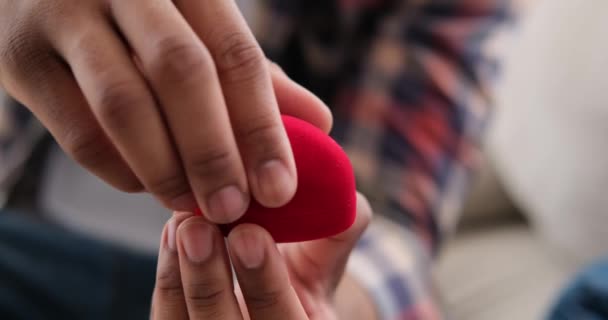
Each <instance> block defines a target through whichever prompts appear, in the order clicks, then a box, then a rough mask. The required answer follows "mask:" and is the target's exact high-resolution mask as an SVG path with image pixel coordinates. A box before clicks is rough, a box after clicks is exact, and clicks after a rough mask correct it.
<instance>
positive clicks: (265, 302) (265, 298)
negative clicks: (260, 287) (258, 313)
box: [243, 290, 285, 310]
mask: <svg viewBox="0 0 608 320" xmlns="http://www.w3.org/2000/svg"><path fill="white" fill-rule="evenodd" d="M284 294H285V292H284V291H282V290H266V291H261V292H256V293H250V294H246V293H243V297H244V298H245V301H247V307H249V308H251V309H254V310H268V309H273V308H275V307H276V306H278V305H279V303H280V301H281V299H282V296H283V295H284Z"/></svg>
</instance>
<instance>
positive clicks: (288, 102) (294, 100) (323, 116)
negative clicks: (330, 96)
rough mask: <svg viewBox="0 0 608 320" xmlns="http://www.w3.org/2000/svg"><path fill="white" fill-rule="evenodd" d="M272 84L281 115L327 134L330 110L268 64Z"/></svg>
mask: <svg viewBox="0 0 608 320" xmlns="http://www.w3.org/2000/svg"><path fill="white" fill-rule="evenodd" d="M270 66H271V67H270V71H271V72H270V74H271V75H272V83H273V87H274V91H275V95H276V98H277V102H278V104H279V109H280V110H281V113H282V114H286V115H290V116H294V117H296V118H299V119H302V120H304V121H306V122H309V123H311V124H313V125H314V126H316V127H317V128H319V129H321V130H322V131H323V132H325V133H329V132H330V131H331V128H332V126H333V116H332V113H331V110H330V108H329V107H328V106H327V104H325V103H324V102H323V101H322V100H321V99H320V98H319V97H317V96H316V95H314V94H313V93H312V92H310V91H309V90H308V89H306V88H304V87H303V86H301V85H300V84H298V83H297V82H295V81H293V80H292V79H291V78H289V76H288V75H287V74H285V72H284V71H283V70H282V69H281V68H280V67H279V66H278V65H276V64H275V63H273V62H271V63H270Z"/></svg>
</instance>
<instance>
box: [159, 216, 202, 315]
mask: <svg viewBox="0 0 608 320" xmlns="http://www.w3.org/2000/svg"><path fill="white" fill-rule="evenodd" d="M191 215H192V214H190V213H175V214H174V215H173V217H172V218H171V219H169V221H168V222H167V223H166V224H165V228H164V229H163V233H162V235H161V242H160V249H159V253H158V264H157V270H156V283H155V285H154V294H153V296H152V309H151V315H150V318H151V319H152V320H169V319H176V320H179V319H184V320H187V319H188V311H187V307H186V300H185V298H184V288H183V286H182V279H181V272H180V269H179V258H178V254H177V246H176V231H177V228H178V227H179V225H180V224H181V223H182V222H183V221H184V220H185V219H187V218H188V217H190V216H191Z"/></svg>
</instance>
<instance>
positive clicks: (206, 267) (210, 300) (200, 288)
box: [151, 196, 373, 320]
mask: <svg viewBox="0 0 608 320" xmlns="http://www.w3.org/2000/svg"><path fill="white" fill-rule="evenodd" d="M357 211H358V212H357V219H356V221H355V223H354V225H353V226H352V227H351V228H350V229H349V230H347V231H346V232H344V233H342V234H340V235H337V236H334V237H332V238H328V239H322V240H317V241H312V242H305V243H292V244H284V245H281V246H280V247H278V248H277V246H276V244H275V243H274V242H273V241H272V238H271V237H270V235H269V234H268V233H267V232H266V231H265V230H264V229H262V228H260V227H258V226H255V225H246V224H245V225H240V226H238V227H237V228H235V229H234V230H233V231H232V232H231V233H230V234H229V235H228V240H227V244H226V246H225V245H224V239H223V238H222V236H221V234H220V232H219V230H218V229H217V228H216V227H215V226H214V225H212V224H210V223H208V222H207V221H206V220H205V219H204V218H203V217H196V216H192V215H191V214H186V213H178V214H175V215H174V217H173V218H172V219H171V220H170V221H169V222H168V224H167V226H166V227H165V230H164V231H163V235H162V241H161V248H160V253H159V260H158V271H157V280H156V286H155V290H154V297H153V304H152V313H151V319H153V320H165V319H192V320H204V319H244V320H247V319H251V320H262V319H263V320H272V319H281V320H292V319H316V320H325V319H327V320H329V319H339V317H340V315H341V314H340V312H341V310H344V309H347V308H340V306H339V305H338V304H339V303H340V304H341V305H342V306H345V305H349V307H350V310H351V311H352V310H353V309H356V310H358V315H359V316H361V317H360V318H361V319H373V318H371V317H373V313H369V311H368V313H365V311H364V310H363V311H362V308H363V307H365V306H366V304H367V305H371V303H370V301H361V300H359V301H357V300H354V299H356V298H360V297H366V296H364V295H361V294H360V295H358V296H357V295H356V293H357V292H356V290H357V287H356V286H353V282H352V281H350V282H349V283H347V286H350V290H338V292H339V294H341V295H342V296H340V297H338V296H336V289H337V287H338V285H339V284H341V283H345V282H346V281H343V282H341V279H342V278H343V277H342V276H343V273H344V267H345V265H346V261H347V260H348V256H349V255H350V252H351V250H352V248H353V246H354V245H355V243H356V242H357V240H358V239H359V237H360V236H361V234H362V233H363V231H364V230H365V228H366V227H367V225H368V223H369V221H370V219H371V210H370V208H369V205H368V204H367V202H366V200H365V199H364V198H363V197H362V196H359V198H358V210H357ZM226 247H227V248H226ZM229 259H230V260H229ZM230 261H232V263H233V266H234V270H235V272H236V279H238V284H236V285H235V283H234V282H233V277H232V273H231V269H230ZM347 279H348V278H347ZM235 286H236V288H235ZM359 290H360V288H359ZM363 299H365V298H363ZM370 308H371V307H370ZM372 311H373V310H372ZM344 319H353V320H354V319H357V318H354V317H351V316H349V317H348V318H347V317H344Z"/></svg>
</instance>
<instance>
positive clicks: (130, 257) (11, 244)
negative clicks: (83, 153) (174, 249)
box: [0, 212, 156, 320]
mask: <svg viewBox="0 0 608 320" xmlns="http://www.w3.org/2000/svg"><path fill="white" fill-rule="evenodd" d="M155 270H156V258H155V257H152V256H145V255H141V254H138V253H134V252H129V251H127V250H125V249H121V248H119V247H116V246H113V245H110V244H106V243H101V242H98V241H95V240H92V239H89V238H86V237H84V236H82V235H78V234H74V233H70V232H68V231H65V230H63V229H61V228H59V227H56V226H50V225H48V224H46V223H42V222H39V221H35V220H32V219H30V218H27V217H26V216H24V215H18V214H15V213H7V212H0V319H7V320H8V319H23V320H38V319H61V320H65V319H147V318H148V314H149V308H150V302H151V296H152V289H153V286H154V275H155Z"/></svg>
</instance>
